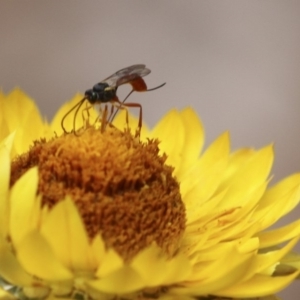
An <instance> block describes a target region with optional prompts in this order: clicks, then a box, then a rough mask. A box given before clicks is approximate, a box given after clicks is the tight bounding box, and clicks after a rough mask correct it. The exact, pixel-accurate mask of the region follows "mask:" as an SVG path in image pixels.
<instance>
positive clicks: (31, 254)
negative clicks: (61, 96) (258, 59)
mask: <svg viewBox="0 0 300 300" xmlns="http://www.w3.org/2000/svg"><path fill="white" fill-rule="evenodd" d="M80 99H81V98H80V95H78V96H76V97H75V98H74V99H73V100H72V101H71V102H70V103H67V104H65V105H64V106H63V107H62V108H61V109H60V110H59V112H58V113H57V115H56V116H55V118H54V119H53V121H52V122H51V124H48V123H47V122H46V121H44V120H42V119H41V117H40V115H39V112H38V110H37V108H36V107H35V105H34V104H33V102H32V101H31V100H30V99H29V97H28V96H26V95H25V94H24V93H23V92H22V91H20V90H14V91H13V92H11V93H10V94H9V95H7V96H5V95H3V94H0V124H1V131H0V134H1V136H0V138H1V140H2V143H1V145H0V166H1V169H0V170H1V172H0V194H1V198H0V199H1V201H0V214H1V216H0V223H1V224H0V277H1V278H2V279H1V280H2V281H1V282H0V283H1V285H2V287H3V290H2V291H1V292H0V298H2V299H9V297H11V298H12V299H13V298H16V299H25V298H26V297H27V298H28V299H30V298H35V299H59V298H60V297H63V299H73V298H75V299H88V297H90V298H92V299H113V298H114V297H119V298H120V299H123V298H124V299H146V298H155V299H170V300H171V299H193V298H195V297H198V298H199V297H203V298H205V297H212V295H213V296H214V297H213V298H210V299H215V298H218V297H220V298H222V297H232V298H254V297H264V296H268V295H272V294H275V293H276V292H278V291H279V290H281V289H283V288H285V287H286V286H287V285H288V284H289V283H291V282H292V281H293V280H294V279H295V278H296V277H297V276H298V274H299V270H300V264H299V259H298V257H297V256H296V258H295V259H293V258H292V256H291V255H290V254H289V253H290V251H291V249H292V248H293V247H294V245H295V244H296V243H297V241H298V239H299V237H300V220H297V221H295V222H293V223H291V224H289V225H286V226H284V227H281V228H278V229H273V230H270V229H268V228H269V227H270V226H271V225H273V224H274V223H275V222H277V220H279V219H280V218H281V217H282V216H284V215H286V214H287V213H288V212H290V211H291V210H292V209H293V208H294V207H295V206H296V205H297V204H298V202H299V199H300V174H294V175H291V176H289V177H288V178H286V179H284V180H282V181H281V182H279V183H277V184H275V185H273V186H272V187H268V185H269V181H270V179H271V177H270V170H271V167H272V164H273V156H274V154H273V147H272V146H266V147H264V148H262V149H260V150H255V149H252V148H242V149H239V150H237V151H234V152H231V151H230V145H229V134H228V133H227V132H225V133H224V134H222V135H220V136H219V137H218V138H217V139H216V140H215V141H214V142H213V143H212V144H211V145H210V146H209V147H208V148H207V149H206V150H204V151H203V144H204V130H203V127H202V124H201V122H200V120H199V119H198V117H197V116H196V114H195V112H194V111H193V110H192V109H190V108H186V109H184V110H182V111H177V110H171V111H170V112H169V113H168V114H167V115H166V116H165V117H164V118H163V119H162V120H161V121H160V122H159V123H158V124H157V125H156V126H155V127H154V129H152V130H149V129H148V128H147V127H146V125H143V128H142V132H141V141H142V142H140V141H138V140H137V139H136V138H134V137H133V136H131V134H130V133H129V132H128V131H127V130H123V129H124V127H126V122H125V116H124V114H122V113H120V114H119V116H118V117H117V118H116V120H115V122H114V124H115V126H116V127H118V128H120V129H116V128H115V127H113V126H107V127H106V129H105V130H104V132H101V131H100V130H99V129H96V128H95V127H94V126H93V125H91V124H88V123H91V122H92V120H94V119H95V118H96V114H95V112H94V111H93V110H91V109H90V110H88V111H87V110H83V111H80V112H79V114H78V118H77V120H76V128H77V129H78V128H80V127H81V126H82V125H83V123H82V120H84V123H85V124H84V125H86V127H87V129H86V130H81V131H80V133H79V134H78V135H74V134H62V133H63V132H62V129H61V124H60V123H61V119H62V117H63V116H64V114H65V113H66V112H67V111H68V109H70V108H71V107H72V105H74V104H75V103H76V102H78V101H79V100H80ZM87 114H89V117H87ZM81 115H83V116H84V118H82V117H81ZM72 121H73V120H72V117H70V118H68V119H66V127H67V128H68V130H70V131H71V129H72V127H73V124H72ZM136 123H137V121H136V120H135V119H134V118H132V117H130V126H131V127H132V128H135V126H136ZM97 124H98V123H96V125H97ZM156 139H158V140H159V141H160V143H159V148H158V142H157V140H156ZM34 140H35V142H34V143H33V141H34ZM29 147H30V148H29ZM164 153H166V154H164ZM266 229H267V230H266ZM85 297H86V298H85Z"/></svg>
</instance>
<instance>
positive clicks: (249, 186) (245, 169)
mask: <svg viewBox="0 0 300 300" xmlns="http://www.w3.org/2000/svg"><path fill="white" fill-rule="evenodd" d="M272 163H273V148H272V146H267V147H265V148H263V149H261V150H259V151H257V152H256V153H255V154H254V155H253V156H252V158H251V159H249V160H248V161H247V163H245V164H244V165H243V166H242V168H241V169H239V170H238V171H237V172H236V173H235V174H234V175H233V177H232V178H231V180H230V188H229V190H228V191H227V193H226V195H225V197H224V199H223V203H221V204H220V207H228V206H232V205H234V206H240V205H243V204H244V203H246V202H247V201H249V199H248V198H247V197H245V195H249V194H250V193H252V192H253V191H254V190H255V189H256V188H257V187H260V186H261V185H262V184H264V183H265V181H266V179H267V176H268V175H269V172H270V169H271V166H272Z"/></svg>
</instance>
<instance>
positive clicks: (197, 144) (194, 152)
mask: <svg viewBox="0 0 300 300" xmlns="http://www.w3.org/2000/svg"><path fill="white" fill-rule="evenodd" d="M180 116H181V119H182V121H183V125H184V127H185V136H184V146H183V147H184V149H183V157H182V161H181V167H180V170H179V173H180V174H184V173H185V172H186V171H187V170H188V169H189V168H190V167H191V166H192V165H193V163H194V162H195V161H196V160H197V159H198V157H199V154H200V152H201V150H202V147H203V144H204V129H203V125H202V123H201V121H200V119H199V118H198V116H197V114H196V113H195V111H194V110H193V109H192V108H189V107H188V108H185V109H184V110H182V111H181V112H180ZM179 176H183V175H179Z"/></svg>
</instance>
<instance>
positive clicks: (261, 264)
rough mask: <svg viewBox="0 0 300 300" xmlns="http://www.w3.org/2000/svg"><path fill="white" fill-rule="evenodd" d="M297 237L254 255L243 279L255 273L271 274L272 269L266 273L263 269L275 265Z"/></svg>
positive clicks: (295, 241)
mask: <svg viewBox="0 0 300 300" xmlns="http://www.w3.org/2000/svg"><path fill="white" fill-rule="evenodd" d="M298 240H299V238H296V239H293V240H291V241H290V242H289V243H288V244H287V245H285V246H284V247H282V248H281V249H279V250H276V251H269V252H267V253H262V254H258V255H256V256H255V259H254V261H253V263H252V265H251V267H250V268H249V270H248V271H247V275H246V277H245V278H244V279H243V281H246V280H248V279H250V278H251V277H252V276H254V275H255V274H259V273H261V274H264V275H272V274H273V271H272V272H271V273H270V274H268V273H267V272H266V271H265V270H268V269H269V268H270V267H274V270H275V267H276V264H278V262H279V261H280V260H281V258H282V257H283V256H284V255H286V254H287V253H288V252H289V251H290V250H291V249H292V248H293V247H294V246H295V245H296V243H297V241H298Z"/></svg>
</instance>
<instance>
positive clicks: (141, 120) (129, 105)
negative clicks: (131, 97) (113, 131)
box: [122, 102, 143, 137]
mask: <svg viewBox="0 0 300 300" xmlns="http://www.w3.org/2000/svg"><path fill="white" fill-rule="evenodd" d="M124 106H126V107H137V108H138V109H139V122H138V128H137V132H136V136H137V137H139V136H140V133H141V129H142V123H143V108H142V105H141V104H139V103H133V102H132V103H122V107H124ZM126 111H127V110H126ZM126 121H127V124H128V112H127V115H126Z"/></svg>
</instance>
